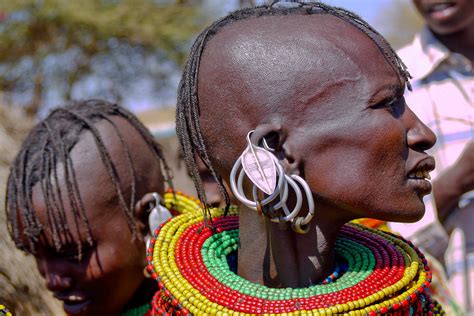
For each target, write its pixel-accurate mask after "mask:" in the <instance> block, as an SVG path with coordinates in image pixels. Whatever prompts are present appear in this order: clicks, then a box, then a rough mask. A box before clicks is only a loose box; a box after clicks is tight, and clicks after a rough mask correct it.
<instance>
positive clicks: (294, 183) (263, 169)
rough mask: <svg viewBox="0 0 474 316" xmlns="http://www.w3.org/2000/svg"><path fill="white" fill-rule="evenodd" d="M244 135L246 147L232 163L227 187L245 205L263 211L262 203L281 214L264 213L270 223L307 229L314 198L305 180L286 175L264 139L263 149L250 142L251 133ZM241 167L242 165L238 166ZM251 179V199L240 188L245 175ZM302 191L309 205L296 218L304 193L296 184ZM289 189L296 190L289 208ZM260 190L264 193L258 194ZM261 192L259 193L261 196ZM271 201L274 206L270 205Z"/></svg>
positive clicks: (302, 232)
mask: <svg viewBox="0 0 474 316" xmlns="http://www.w3.org/2000/svg"><path fill="white" fill-rule="evenodd" d="M252 133H253V131H250V132H249V133H248V134H247V147H246V148H245V150H244V151H243V153H242V154H241V155H240V157H239V158H238V159H237V161H236V162H235V164H234V166H233V167H232V171H231V173H230V187H231V190H232V193H233V194H234V196H235V197H236V198H237V199H238V200H239V201H240V202H242V204H244V205H245V206H247V207H249V208H251V209H253V210H256V211H257V212H259V213H264V212H263V211H262V210H263V209H264V206H270V207H272V208H273V209H274V210H276V211H278V210H281V211H280V212H279V214H280V215H275V214H272V213H269V214H267V213H264V214H263V215H265V216H267V217H268V218H270V220H271V221H273V222H290V223H291V227H292V229H293V230H294V231H295V232H297V233H300V234H305V233H307V232H308V231H309V228H310V226H309V222H310V221H311V219H312V218H313V216H314V200H313V195H312V193H311V189H310V188H309V185H308V184H307V183H306V181H305V180H304V179H303V178H301V177H300V176H298V175H287V174H285V172H284V170H283V167H282V166H281V165H280V162H279V161H278V159H277V158H276V157H275V155H274V154H273V153H272V152H273V149H272V148H270V147H269V146H268V144H267V143H266V141H265V139H263V141H262V143H263V148H262V147H259V146H256V145H254V144H252V142H251V140H250V135H251V134H252ZM241 167H242V168H241ZM239 170H240V171H239ZM245 175H246V176H247V177H248V178H249V180H250V181H251V182H252V198H253V200H250V199H248V198H247V197H246V195H245V193H244V189H243V181H244V176H245ZM299 185H301V186H302V187H303V190H304V191H305V197H306V200H307V204H308V214H307V215H306V216H305V217H298V216H297V215H298V214H299V212H300V211H301V207H302V205H303V194H302V192H301V189H300V187H299ZM289 188H291V189H292V190H293V191H294V192H295V196H296V204H295V206H294V207H293V209H292V210H291V211H290V210H289V209H288V206H287V204H286V202H287V200H288V191H289ZM259 191H261V192H262V193H261V194H263V195H264V197H263V199H262V198H260V197H259ZM261 194H260V195H261ZM273 204H274V205H273Z"/></svg>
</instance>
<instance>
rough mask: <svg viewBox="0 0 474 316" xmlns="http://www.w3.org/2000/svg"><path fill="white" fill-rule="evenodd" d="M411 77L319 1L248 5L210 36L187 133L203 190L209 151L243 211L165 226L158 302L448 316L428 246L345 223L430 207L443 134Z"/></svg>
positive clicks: (164, 307)
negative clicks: (416, 95)
mask: <svg viewBox="0 0 474 316" xmlns="http://www.w3.org/2000/svg"><path fill="white" fill-rule="evenodd" d="M408 78H409V74H408V72H407V70H406V69H405V66H404V65H403V63H402V62H401V60H400V59H399V58H398V56H397V55H396V54H395V53H394V52H393V50H392V48H391V47H390V45H389V44H388V43H387V42H386V40H385V39H384V38H383V37H382V36H380V35H379V34H378V33H377V32H376V31H375V30H374V29H373V28H372V27H370V26H369V25H368V24H367V23H366V22H364V21H363V20H362V19H360V18H359V17H357V16H356V15H354V14H353V13H351V12H348V11H346V10H343V9H339V8H334V7H330V6H327V5H324V4H322V3H319V2H316V3H313V2H308V3H306V2H305V3H299V2H289V3H274V4H272V5H264V6H260V7H256V8H252V9H244V10H241V11H237V12H234V13H231V14H230V15H228V16H226V17H224V18H223V19H221V20H219V21H216V22H215V23H214V24H212V25H211V26H210V27H209V28H207V29H206V30H205V31H204V32H202V33H201V34H200V35H199V36H198V38H197V40H196V41H195V43H194V46H193V48H192V51H191V54H190V56H189V59H188V63H187V65H186V68H185V70H184V74H183V78H182V81H181V84H180V88H179V96H178V108H177V118H176V120H177V133H178V136H179V139H180V142H181V146H182V150H183V152H184V155H185V159H186V162H187V167H188V169H189V171H190V173H191V174H192V175H193V177H194V182H195V184H196V187H197V190H198V194H199V197H200V199H201V200H202V201H204V202H206V196H205V194H204V192H203V189H202V181H201V179H200V178H199V173H198V169H197V165H196V158H195V157H196V155H197V156H198V157H199V158H200V159H202V161H203V162H204V164H205V165H206V166H207V167H208V168H209V170H210V172H211V173H212V175H213V176H214V177H215V179H216V181H217V182H218V183H219V184H220V190H221V193H222V195H223V196H224V197H225V198H226V200H227V201H229V199H228V193H227V191H226V189H225V187H224V185H223V183H224V181H225V182H226V183H229V185H230V187H231V188H232V193H233V194H234V195H235V197H236V198H237V199H238V200H239V202H240V205H239V212H238V214H237V212H236V211H235V210H233V209H226V210H217V209H210V208H208V207H205V208H204V210H203V212H202V213H201V212H194V213H188V214H186V215H183V216H178V217H176V218H174V219H173V220H171V221H169V222H168V223H167V224H166V225H164V226H163V227H162V228H161V230H160V231H159V232H158V234H157V236H156V242H155V243H154V249H153V256H150V260H149V263H150V265H149V269H150V270H151V271H152V272H153V273H154V277H155V278H156V279H157V280H158V284H159V287H160V292H158V294H157V295H156V296H155V298H156V299H155V301H154V310H155V312H160V313H162V312H167V313H174V314H176V315H186V314H194V315H247V314H248V315H260V314H266V315H331V314H348V315H381V314H389V315H433V314H442V313H443V312H442V310H441V307H440V306H439V305H438V304H437V303H436V302H434V301H433V300H432V299H431V298H430V295H429V292H428V287H429V284H430V281H431V273H430V268H429V266H428V264H427V262H426V260H425V259H424V256H423V254H422V253H420V251H419V250H418V249H417V248H416V247H414V246H413V245H412V244H411V243H410V242H408V241H406V240H404V239H402V238H400V237H397V236H395V235H392V234H389V233H385V232H381V231H377V230H372V229H368V228H365V227H362V226H358V225H355V224H347V223H348V222H349V221H351V220H353V219H356V218H361V217H372V218H376V219H380V220H390V221H400V222H413V221H416V220H418V219H420V218H421V217H422V216H423V213H424V205H423V201H422V197H423V196H424V195H426V194H428V193H429V192H430V190H431V185H430V182H429V181H428V179H429V172H430V171H431V170H432V169H433V168H434V162H433V158H432V157H430V156H429V155H427V154H426V153H425V150H427V149H429V148H430V147H432V146H433V144H434V143H435V140H436V139H435V136H434V135H433V133H432V132H431V131H430V130H429V129H428V128H427V127H426V126H425V125H423V123H421V122H420V120H419V119H418V118H417V117H416V116H415V115H414V114H413V112H412V111H411V110H410V108H409V107H408V106H407V105H406V103H405V101H404V98H403V92H404V90H405V86H406V85H407V84H408ZM235 258H237V260H235Z"/></svg>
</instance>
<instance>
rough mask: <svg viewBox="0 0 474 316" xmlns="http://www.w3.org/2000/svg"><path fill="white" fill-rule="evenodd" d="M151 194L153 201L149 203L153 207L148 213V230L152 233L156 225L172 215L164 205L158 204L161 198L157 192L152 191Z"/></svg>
mask: <svg viewBox="0 0 474 316" xmlns="http://www.w3.org/2000/svg"><path fill="white" fill-rule="evenodd" d="M152 196H153V198H154V199H155V201H154V203H153V202H151V203H150V204H151V205H153V209H152V210H151V211H150V215H148V225H149V227H150V232H151V233H152V234H153V233H154V232H155V230H156V229H157V228H158V226H160V225H161V224H163V223H164V222H166V221H167V220H168V219H170V218H171V217H172V215H171V213H170V211H169V210H168V209H167V208H166V207H164V206H163V205H161V204H160V202H161V200H162V198H161V196H160V195H159V194H158V193H156V192H153V193H152Z"/></svg>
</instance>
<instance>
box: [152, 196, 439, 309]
mask: <svg viewBox="0 0 474 316" xmlns="http://www.w3.org/2000/svg"><path fill="white" fill-rule="evenodd" d="M178 199H179V200H180V201H181V202H180V203H181V204H182V205H186V207H187V212H186V213H184V214H183V215H180V216H177V217H175V218H173V219H170V220H169V221H168V223H166V224H164V225H162V226H161V227H160V228H158V229H157V231H156V233H155V235H154V237H153V238H152V240H151V246H150V248H149V249H148V250H147V261H148V269H149V271H150V272H151V274H152V276H153V278H154V279H156V280H157V282H158V286H159V289H160V290H159V291H158V292H157V293H156V295H155V297H154V300H153V303H152V314H153V315H162V314H163V313H168V314H172V315H190V314H193V315H252V314H254V315H255V314H274V315H283V314H284V315H334V314H347V315H369V316H375V315H381V314H389V315H421V314H423V315H438V314H442V311H441V309H440V307H439V306H438V305H436V304H435V303H433V302H432V300H431V298H430V296H429V295H428V292H427V288H428V287H429V284H430V281H431V272H430V269H429V267H428V265H427V262H426V259H425V258H424V256H423V254H421V253H420V252H419V251H418V249H417V248H416V247H414V246H413V245H412V244H411V243H410V242H407V241H405V240H403V239H401V238H399V237H397V236H395V235H392V234H390V233H386V232H381V231H377V230H373V229H369V228H366V227H363V226H361V225H354V224H347V225H345V226H344V227H343V228H342V230H341V232H340V234H339V236H338V240H337V242H336V249H335V250H336V254H337V256H338V257H340V258H343V260H344V262H343V263H342V265H344V264H347V271H346V272H344V273H343V274H342V275H340V276H339V277H338V278H337V279H334V280H333V281H332V282H328V284H319V285H314V286H311V287H308V288H297V289H291V288H288V289H276V288H268V287H265V286H263V285H260V284H254V283H251V282H249V281H247V280H245V279H243V278H241V277H239V276H238V275H236V274H235V273H234V272H232V271H231V270H230V268H229V265H228V263H227V256H228V255H229V254H231V253H233V252H235V251H237V248H238V216H237V212H236V211H235V209H234V210H232V211H231V212H230V214H229V215H228V216H226V217H224V216H223V214H222V211H220V210H217V209H214V210H212V215H213V218H214V225H215V227H216V228H217V232H213V231H211V229H209V228H205V227H204V226H203V216H202V212H201V209H200V208H199V205H198V201H197V200H190V199H189V198H187V197H186V196H183V195H182V194H179V198H178ZM186 200H190V201H191V202H189V201H187V202H186V203H184V201H186ZM165 201H167V197H166V195H165ZM169 202H170V200H168V201H167V203H169ZM174 204H175V206H176V205H177V203H176V202H175V203H174ZM191 208H194V210H192V209H191Z"/></svg>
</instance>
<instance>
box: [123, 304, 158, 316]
mask: <svg viewBox="0 0 474 316" xmlns="http://www.w3.org/2000/svg"><path fill="white" fill-rule="evenodd" d="M150 309H151V305H150V303H146V304H144V305H142V306H138V307H135V308H131V309H127V310H126V311H123V312H121V313H120V316H149V315H151V314H150Z"/></svg>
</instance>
